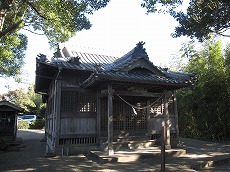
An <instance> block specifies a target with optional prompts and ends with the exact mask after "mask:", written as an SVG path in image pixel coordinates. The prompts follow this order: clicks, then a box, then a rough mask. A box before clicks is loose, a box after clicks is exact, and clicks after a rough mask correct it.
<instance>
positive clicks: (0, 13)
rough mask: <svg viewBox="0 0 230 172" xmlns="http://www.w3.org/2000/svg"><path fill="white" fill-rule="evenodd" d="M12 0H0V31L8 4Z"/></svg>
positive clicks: (9, 4)
mask: <svg viewBox="0 0 230 172" xmlns="http://www.w3.org/2000/svg"><path fill="white" fill-rule="evenodd" d="M13 1H14V0H1V4H0V32H2V30H3V25H4V21H5V17H6V13H7V11H9V9H10V6H11V5H12V3H13Z"/></svg>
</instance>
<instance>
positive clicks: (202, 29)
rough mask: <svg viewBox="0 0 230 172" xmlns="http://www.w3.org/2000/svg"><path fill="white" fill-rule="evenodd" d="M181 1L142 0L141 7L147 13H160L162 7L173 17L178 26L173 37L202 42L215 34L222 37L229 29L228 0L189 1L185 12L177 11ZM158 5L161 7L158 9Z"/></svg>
mask: <svg viewBox="0 0 230 172" xmlns="http://www.w3.org/2000/svg"><path fill="white" fill-rule="evenodd" d="M182 2H183V0H143V3H142V6H143V7H145V8H147V12H156V11H159V12H161V11H162V7H165V8H166V10H163V11H164V12H165V11H167V12H168V13H170V15H171V16H173V17H174V18H175V19H176V20H177V21H178V22H179V26H177V27H176V28H175V33H174V34H173V35H172V36H173V37H180V36H188V37H190V38H194V37H195V38H197V39H199V40H200V41H203V40H205V39H207V38H210V34H212V33H215V34H218V35H222V36H229V35H225V31H226V30H228V29H229V28H230V25H229V21H230V10H229V9H230V3H229V0H203V1H200V0H190V3H189V6H188V8H187V11H186V12H183V11H178V8H176V7H178V6H179V5H181V4H182ZM160 5H161V6H162V7H160Z"/></svg>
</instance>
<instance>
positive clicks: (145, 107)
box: [115, 92, 164, 110]
mask: <svg viewBox="0 0 230 172" xmlns="http://www.w3.org/2000/svg"><path fill="white" fill-rule="evenodd" d="M115 94H116V95H117V97H119V98H120V99H121V100H122V101H123V102H125V103H126V104H127V105H129V106H131V107H132V108H135V109H138V110H141V109H147V108H149V107H151V106H153V105H154V104H155V103H156V102H157V101H158V100H160V99H161V98H162V97H163V96H164V94H162V95H161V96H160V97H159V98H158V99H157V100H155V101H154V102H153V103H151V104H150V105H147V106H144V107H139V106H135V105H132V104H131V103H129V102H127V101H126V100H125V99H123V98H122V97H121V96H120V95H118V94H117V93H116V92H115Z"/></svg>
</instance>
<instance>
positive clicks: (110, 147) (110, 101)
mask: <svg viewBox="0 0 230 172" xmlns="http://www.w3.org/2000/svg"><path fill="white" fill-rule="evenodd" d="M113 154H114V150H113V91H112V85H111V84H108V155H113Z"/></svg>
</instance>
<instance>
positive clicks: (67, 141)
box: [59, 137, 97, 145]
mask: <svg viewBox="0 0 230 172" xmlns="http://www.w3.org/2000/svg"><path fill="white" fill-rule="evenodd" d="M95 143H97V137H83V138H62V139H59V145H84V144H95Z"/></svg>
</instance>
